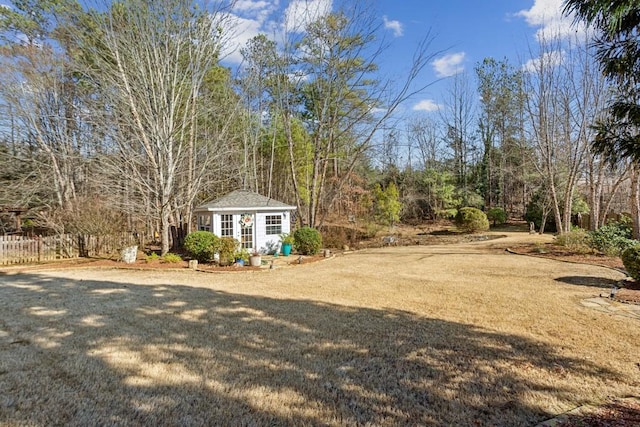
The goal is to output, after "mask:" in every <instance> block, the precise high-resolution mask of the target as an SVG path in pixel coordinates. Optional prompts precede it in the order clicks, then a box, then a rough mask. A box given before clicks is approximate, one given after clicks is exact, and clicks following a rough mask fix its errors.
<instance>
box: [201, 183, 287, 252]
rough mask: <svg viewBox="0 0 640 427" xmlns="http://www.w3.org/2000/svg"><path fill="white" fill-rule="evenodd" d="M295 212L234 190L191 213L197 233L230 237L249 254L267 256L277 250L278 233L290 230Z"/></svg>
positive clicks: (278, 203) (282, 204)
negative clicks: (196, 226) (205, 232)
mask: <svg viewBox="0 0 640 427" xmlns="http://www.w3.org/2000/svg"><path fill="white" fill-rule="evenodd" d="M295 209H296V207H295V206H290V205H287V204H286V203H282V202H279V201H277V200H274V199H271V198H269V197H265V196H262V195H260V194H258V193H254V192H253V191H247V190H236V191H233V192H231V193H229V194H227V195H226V196H222V197H220V198H219V199H216V200H213V201H211V202H209V203H205V204H203V205H200V206H198V207H197V208H196V209H195V211H194V213H195V215H196V217H197V221H198V230H204V231H210V232H212V233H213V234H215V235H216V236H218V237H233V238H234V239H236V240H238V241H239V242H240V243H241V245H242V247H243V248H245V249H247V250H248V251H249V252H253V251H257V252H260V253H265V254H266V253H272V252H274V251H276V250H277V249H278V248H279V246H280V234H283V233H289V232H290V231H291V214H292V213H293V211H295Z"/></svg>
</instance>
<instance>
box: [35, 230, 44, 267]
mask: <svg viewBox="0 0 640 427" xmlns="http://www.w3.org/2000/svg"><path fill="white" fill-rule="evenodd" d="M36 242H37V244H38V262H42V255H43V254H42V252H43V250H42V249H43V248H42V236H41V235H39V236H36Z"/></svg>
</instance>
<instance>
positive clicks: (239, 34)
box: [222, 15, 262, 64]
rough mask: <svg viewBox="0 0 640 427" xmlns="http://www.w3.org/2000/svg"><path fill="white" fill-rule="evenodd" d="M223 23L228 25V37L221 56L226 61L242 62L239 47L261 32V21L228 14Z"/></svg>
mask: <svg viewBox="0 0 640 427" xmlns="http://www.w3.org/2000/svg"><path fill="white" fill-rule="evenodd" d="M225 25H226V26H228V28H227V31H228V37H227V38H226V43H225V45H224V49H223V50H222V57H223V58H224V60H225V61H227V62H231V63H234V64H239V63H240V62H242V54H241V53H240V49H241V48H242V47H244V46H245V45H246V44H247V42H248V41H249V40H250V39H252V38H253V37H255V36H257V35H258V34H260V33H261V31H260V29H261V27H262V23H261V22H260V21H259V20H255V19H246V18H241V17H240V16H237V15H229V16H228V17H227V20H225Z"/></svg>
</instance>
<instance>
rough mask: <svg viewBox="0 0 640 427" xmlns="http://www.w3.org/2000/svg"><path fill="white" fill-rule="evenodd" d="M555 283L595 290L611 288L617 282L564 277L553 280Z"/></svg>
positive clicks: (603, 279) (606, 279)
mask: <svg viewBox="0 0 640 427" xmlns="http://www.w3.org/2000/svg"><path fill="white" fill-rule="evenodd" d="M555 280H556V281H557V282H561V283H566V284H568V285H579V286H593V287H596V288H611V287H613V286H615V285H617V284H618V282H619V280H615V279H608V278H606V277H592V276H565V277H558V278H556V279H555Z"/></svg>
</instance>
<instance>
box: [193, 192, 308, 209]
mask: <svg viewBox="0 0 640 427" xmlns="http://www.w3.org/2000/svg"><path fill="white" fill-rule="evenodd" d="M232 209H287V210H292V209H295V206H291V205H287V204H286V203H282V202H279V201H277V200H275V199H272V198H270V197H265V196H263V195H261V194H258V193H254V192H253V191H249V190H235V191H232V192H231V193H229V194H227V195H225V196H222V197H220V198H218V199H215V200H213V201H211V202H208V203H205V204H203V205H200V206H198V207H197V208H196V209H195V210H196V211H205V210H206V211H213V210H232Z"/></svg>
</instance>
